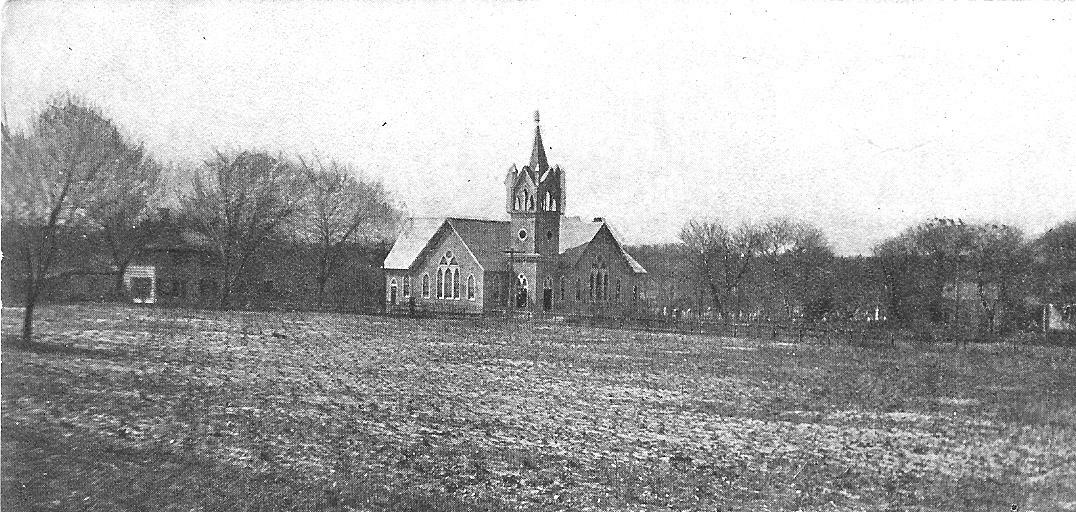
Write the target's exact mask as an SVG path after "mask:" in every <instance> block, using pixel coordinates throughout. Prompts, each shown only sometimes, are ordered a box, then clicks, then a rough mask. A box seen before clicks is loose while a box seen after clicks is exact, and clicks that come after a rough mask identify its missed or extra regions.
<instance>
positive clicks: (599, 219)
mask: <svg viewBox="0 0 1076 512" xmlns="http://www.w3.org/2000/svg"><path fill="white" fill-rule="evenodd" d="M594 222H605V217H594Z"/></svg>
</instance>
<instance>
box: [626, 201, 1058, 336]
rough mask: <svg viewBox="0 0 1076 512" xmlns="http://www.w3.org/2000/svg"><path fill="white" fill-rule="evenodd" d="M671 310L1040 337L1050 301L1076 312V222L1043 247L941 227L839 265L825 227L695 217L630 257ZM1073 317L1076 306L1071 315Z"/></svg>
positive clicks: (1006, 234) (983, 230) (975, 226)
mask: <svg viewBox="0 0 1076 512" xmlns="http://www.w3.org/2000/svg"><path fill="white" fill-rule="evenodd" d="M632 251H633V253H634V254H636V256H637V258H638V259H639V260H640V261H641V262H642V263H643V265H644V266H646V267H647V268H648V269H650V271H651V275H652V276H653V278H654V283H653V289H652V296H651V298H652V299H653V301H654V303H655V304H656V306H657V307H658V308H660V309H661V310H662V312H663V313H664V314H669V312H670V311H675V312H676V313H677V314H683V313H685V312H687V313H688V314H689V315H690V314H691V313H695V314H701V315H707V316H710V317H713V318H720V319H723V320H725V321H773V322H784V321H797V322H799V321H802V322H822V321H830V322H833V321H836V322H848V321H885V322H887V323H888V325H900V326H908V327H914V328H917V329H920V330H923V331H924V332H927V333H928V334H927V335H928V336H934V337H937V336H936V335H935V334H930V333H932V332H936V331H937V330H938V329H939V328H944V329H946V330H947V331H946V332H948V334H949V335H951V336H959V337H964V338H965V339H966V338H968V337H983V336H992V335H996V334H999V333H1001V332H1003V331H1007V330H1013V329H1025V328H1029V327H1034V328H1039V327H1041V324H1040V323H1038V322H1040V321H1041V314H1042V307H1043V305H1044V304H1056V305H1073V304H1076V221H1071V220H1070V221H1067V222H1063V223H1061V224H1059V225H1057V226H1055V227H1053V228H1052V229H1050V230H1048V231H1047V232H1046V233H1045V234H1043V235H1041V236H1039V237H1038V238H1029V237H1028V236H1026V234H1025V233H1023V232H1022V231H1021V230H1019V229H1017V228H1015V227H1012V226H1008V225H1004V224H994V223H970V222H964V221H963V220H960V219H933V220H930V221H927V222H924V223H921V224H919V225H916V226H912V227H909V228H907V229H905V230H904V231H903V232H901V233H900V234H899V235H897V236H894V237H892V238H890V239H888V240H885V241H883V242H882V243H880V244H878V245H877V246H876V247H875V248H874V250H873V252H872V254H871V255H869V256H855V257H840V256H835V255H834V253H833V251H832V249H831V248H830V247H829V244H828V242H827V240H826V238H825V235H824V234H823V233H822V231H821V230H820V229H818V228H817V227H815V226H813V225H811V224H808V223H804V222H800V221H796V220H793V219H789V218H775V219H771V220H769V221H765V222H761V223H740V224H735V225H730V224H725V223H722V222H721V221H719V220H717V219H693V220H690V221H688V222H686V223H685V224H684V226H683V228H682V229H681V231H680V241H679V243H675V244H663V245H650V246H640V247H635V248H633V249H632ZM1070 310H1071V308H1070Z"/></svg>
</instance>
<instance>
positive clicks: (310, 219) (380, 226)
mask: <svg viewBox="0 0 1076 512" xmlns="http://www.w3.org/2000/svg"><path fill="white" fill-rule="evenodd" d="M303 167H304V169H305V170H306V173H307V176H308V177H309V180H310V192H309V200H310V203H309V207H308V208H307V210H306V214H305V215H304V216H303V219H302V223H301V226H302V232H303V235H304V237H305V238H306V241H307V242H308V243H311V244H313V245H314V247H315V248H316V250H317V256H316V258H317V269H316V273H315V275H314V279H315V281H316V284H317V306H318V308H319V309H320V308H321V307H322V305H323V303H324V301H325V287H326V284H327V283H328V281H329V280H330V279H331V278H332V277H333V276H334V275H335V273H336V271H337V268H338V266H339V263H340V256H341V254H342V253H343V250H344V248H345V247H346V246H347V244H349V243H353V242H356V241H363V240H365V241H374V240H381V239H385V238H386V237H388V236H390V235H391V234H392V231H393V228H394V227H395V225H396V224H397V223H398V221H399V219H400V213H399V211H398V210H397V209H396V208H395V207H394V206H393V204H392V199H391V198H390V196H389V194H388V192H386V190H385V187H384V186H383V185H382V184H381V183H380V182H377V181H366V180H362V179H359V178H357V177H356V175H355V173H354V171H353V170H352V169H351V168H350V167H349V166H347V165H343V164H341V163H339V162H336V161H329V162H328V163H325V162H323V161H322V160H321V159H319V158H315V159H314V160H313V161H312V162H309V163H307V162H305V161H303Z"/></svg>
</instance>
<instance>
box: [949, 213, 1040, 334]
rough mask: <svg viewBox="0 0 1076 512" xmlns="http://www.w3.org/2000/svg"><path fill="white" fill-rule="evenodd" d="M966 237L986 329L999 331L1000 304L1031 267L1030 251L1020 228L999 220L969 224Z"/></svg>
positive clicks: (973, 280)
mask: <svg viewBox="0 0 1076 512" xmlns="http://www.w3.org/2000/svg"><path fill="white" fill-rule="evenodd" d="M967 231H968V232H969V233H968V234H967V235H965V236H964V237H962V238H964V239H965V240H966V241H967V243H968V247H967V253H968V255H969V256H970V258H969V260H970V261H969V263H970V266H969V267H970V268H969V269H968V271H969V273H970V279H971V281H972V282H973V283H975V289H976V291H977V293H978V298H979V304H980V305H981V306H982V308H983V312H984V313H985V316H986V321H985V323H986V325H985V330H986V331H987V332H989V333H991V334H993V333H994V332H996V330H997V323H998V310H999V306H1000V305H1001V304H1003V303H1004V302H1005V301H1007V300H1008V298H1009V295H1010V293H1011V292H1012V291H1013V288H1014V286H1015V285H1016V283H1015V281H1016V280H1017V279H1019V278H1020V277H1021V276H1022V275H1024V274H1025V272H1027V271H1028V270H1029V267H1030V261H1031V255H1030V250H1029V247H1028V245H1027V243H1026V242H1025V239H1024V234H1023V232H1022V231H1020V230H1019V229H1018V228H1015V227H1012V226H1006V225H1003V224H1002V225H999V224H981V225H976V226H968V227H967Z"/></svg>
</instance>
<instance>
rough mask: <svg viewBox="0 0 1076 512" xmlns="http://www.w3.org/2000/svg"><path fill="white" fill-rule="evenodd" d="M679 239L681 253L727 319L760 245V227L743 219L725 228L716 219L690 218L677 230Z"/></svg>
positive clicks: (761, 242) (761, 241)
mask: <svg viewBox="0 0 1076 512" xmlns="http://www.w3.org/2000/svg"><path fill="white" fill-rule="evenodd" d="M680 240H681V241H682V242H683V249H684V252H685V257H686V258H687V260H688V261H689V262H690V264H691V266H692V267H693V268H694V270H695V272H696V274H697V275H698V276H699V278H700V279H702V280H703V281H704V282H705V283H706V285H707V286H708V287H709V290H710V295H711V300H712V301H713V303H714V307H715V308H716V309H717V310H718V312H719V313H720V314H721V317H722V318H723V319H725V320H728V319H729V318H731V316H732V314H731V313H732V312H731V307H732V305H733V302H734V301H738V298H739V296H740V295H741V293H740V289H739V288H740V287H741V286H742V284H743V282H744V276H745V275H746V274H747V271H748V269H749V268H750V267H751V265H752V262H753V261H754V260H755V259H756V258H757V257H758V255H759V252H760V251H761V249H762V244H763V237H762V232H761V229H760V228H759V227H758V226H755V225H753V224H747V223H744V224H741V225H740V226H738V227H737V228H735V229H729V228H727V227H726V226H724V225H723V224H721V223H720V222H719V221H716V220H708V219H693V220H691V221H689V222H688V223H687V224H685V225H684V227H683V228H682V229H681V230H680Z"/></svg>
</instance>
